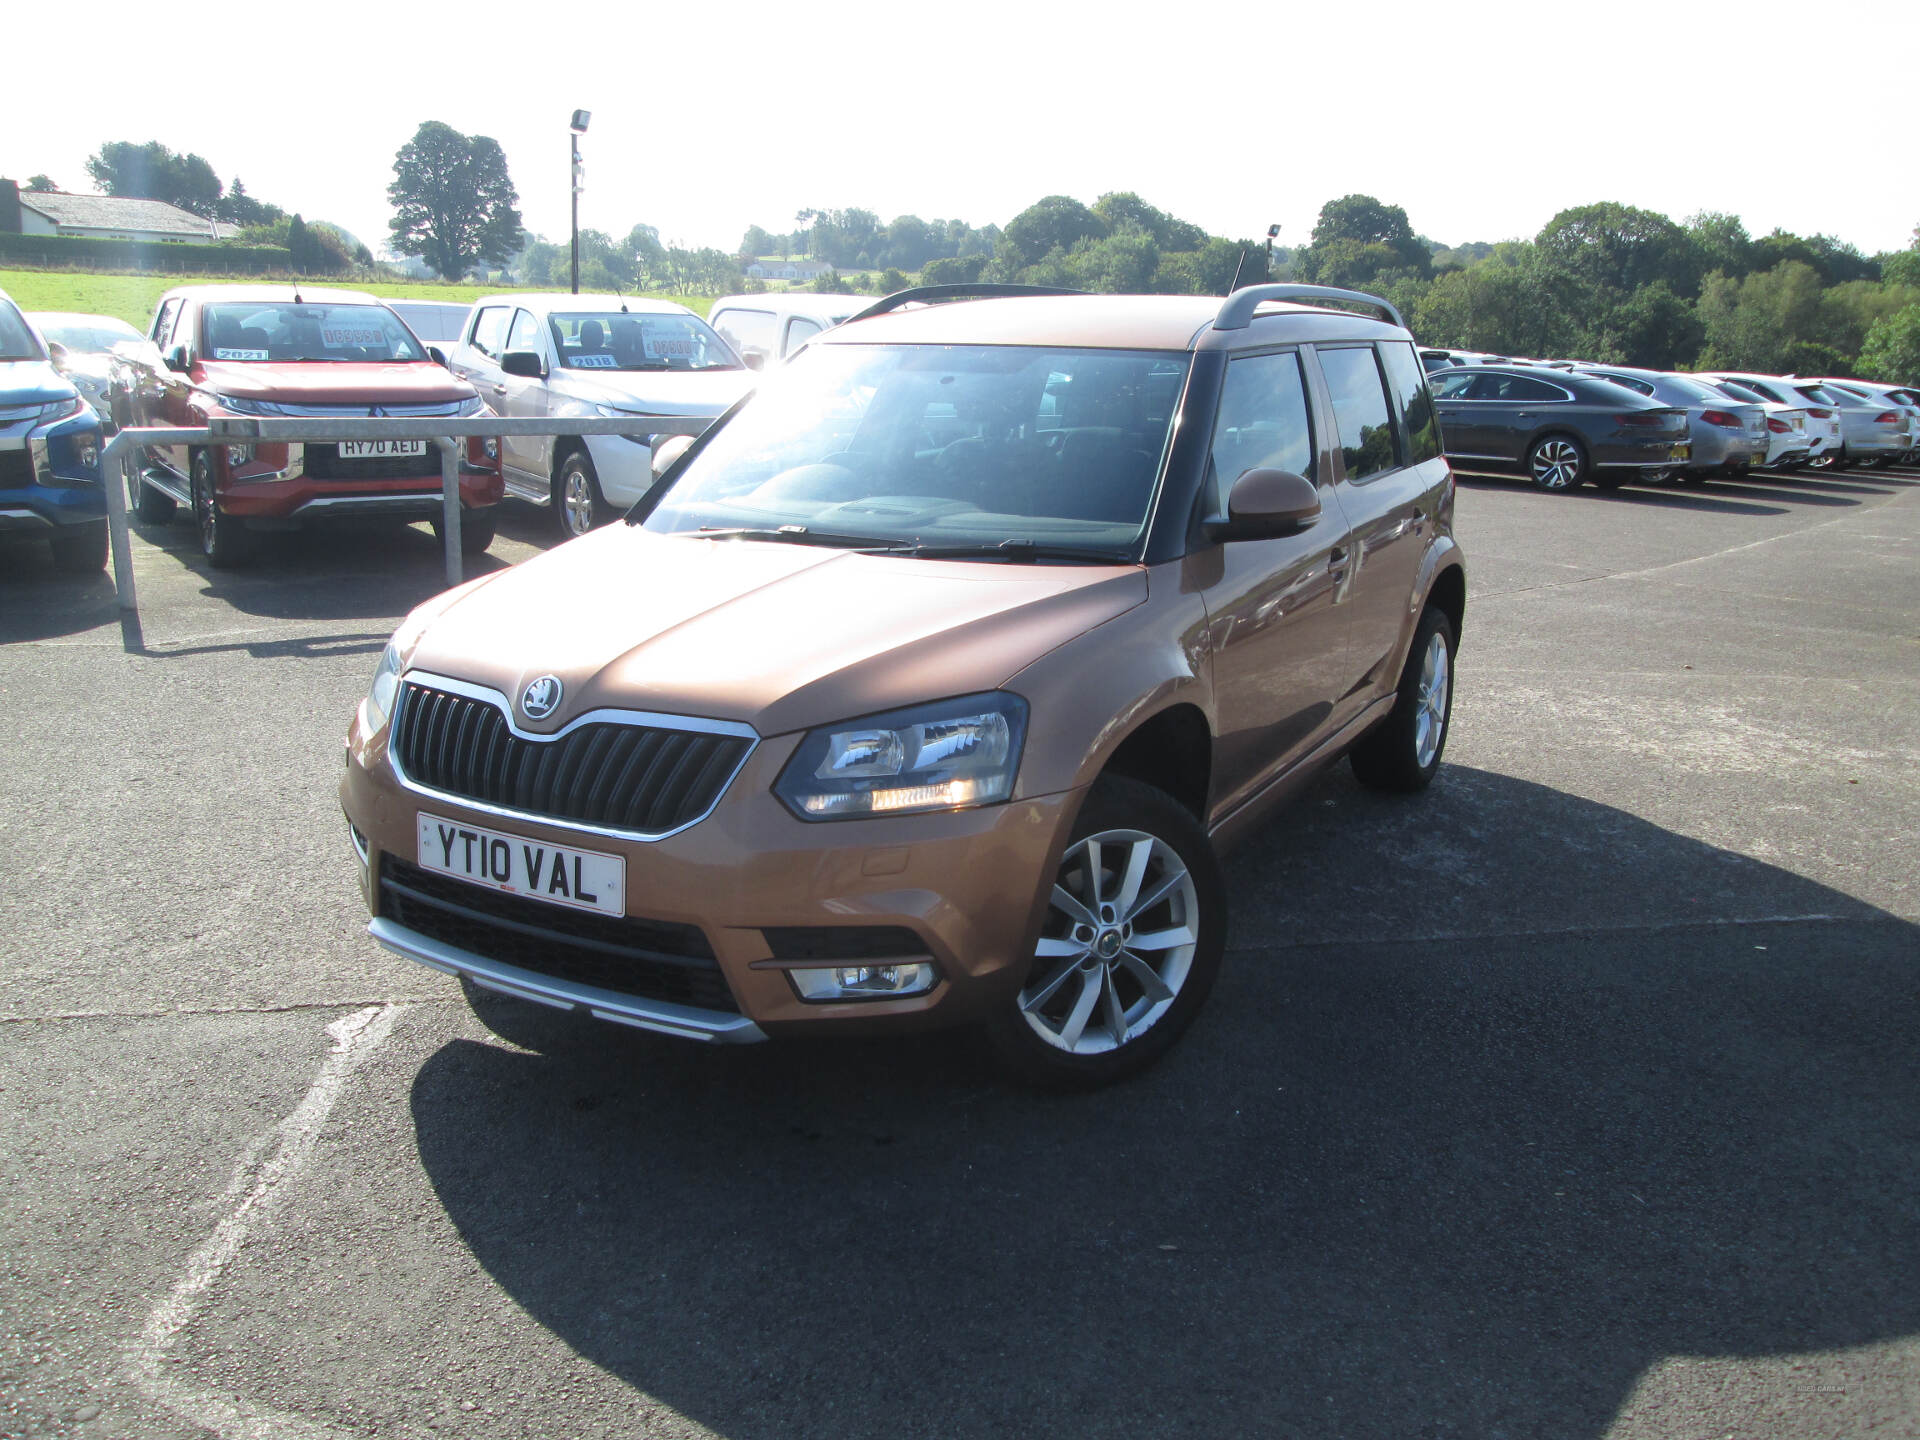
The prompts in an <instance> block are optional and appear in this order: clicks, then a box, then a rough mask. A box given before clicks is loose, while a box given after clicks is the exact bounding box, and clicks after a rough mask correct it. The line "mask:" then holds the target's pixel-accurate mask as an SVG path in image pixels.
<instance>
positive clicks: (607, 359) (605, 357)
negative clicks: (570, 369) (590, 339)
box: [567, 350, 620, 370]
mask: <svg viewBox="0 0 1920 1440" xmlns="http://www.w3.org/2000/svg"><path fill="white" fill-rule="evenodd" d="M567 364H569V365H571V366H574V367H575V368H576V369H581V370H615V369H618V368H619V365H620V362H619V361H618V360H616V359H614V357H613V356H611V355H609V354H607V352H606V351H604V350H589V351H588V352H586V353H585V354H583V355H569V356H568V357H567Z"/></svg>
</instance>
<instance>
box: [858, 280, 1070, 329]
mask: <svg viewBox="0 0 1920 1440" xmlns="http://www.w3.org/2000/svg"><path fill="white" fill-rule="evenodd" d="M1086 293H1087V292H1086V291H1085V290H1067V289H1063V288H1061V287H1060V286H1058V285H986V284H979V283H975V284H971V285H915V286H914V287H912V288H911V289H908V290H896V291H894V292H893V294H891V295H887V296H883V297H882V298H881V299H878V300H876V301H874V302H873V304H871V305H869V306H868V307H867V308H866V309H864V310H861V311H858V312H856V313H855V314H852V315H849V316H848V317H847V318H846V319H845V320H842V321H841V322H840V323H841V324H842V325H851V324H853V323H854V322H855V321H857V320H871V319H872V318H873V317H874V316H876V315H885V314H887V313H888V312H889V311H893V310H898V309H900V307H901V306H903V305H930V304H932V303H933V302H934V301H936V300H986V299H990V298H992V297H993V296H995V295H999V296H1009V295H1085V294H1086Z"/></svg>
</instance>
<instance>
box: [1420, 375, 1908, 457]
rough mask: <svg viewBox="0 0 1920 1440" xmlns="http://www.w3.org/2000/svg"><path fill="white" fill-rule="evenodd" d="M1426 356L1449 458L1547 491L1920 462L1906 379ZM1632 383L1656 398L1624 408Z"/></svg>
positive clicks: (1643, 393) (1635, 391) (1635, 389)
mask: <svg viewBox="0 0 1920 1440" xmlns="http://www.w3.org/2000/svg"><path fill="white" fill-rule="evenodd" d="M1420 360H1421V364H1422V366H1423V367H1424V368H1425V370H1426V371H1427V376H1428V381H1429V383H1430V384H1431V385H1432V386H1433V391H1434V398H1435V400H1436V401H1437V402H1439V405H1440V414H1441V421H1442V425H1443V428H1444V432H1445V435H1446V441H1447V455H1448V458H1450V459H1452V460H1454V461H1456V462H1458V463H1460V464H1463V465H1467V466H1486V467H1491V468H1495V469H1501V470H1517V471H1519V472H1520V473H1523V474H1525V475H1527V476H1528V477H1529V478H1530V479H1532V480H1533V482H1534V483H1535V484H1536V485H1539V486H1540V487H1541V488H1543V489H1548V490H1567V489H1572V488H1574V487H1575V486H1578V485H1580V484H1583V483H1585V482H1586V481H1589V480H1591V481H1592V482H1593V483H1594V484H1596V485H1599V486H1602V487H1608V488H1610V487H1612V486H1616V485H1620V484H1624V483H1626V482H1627V481H1628V480H1630V479H1634V478H1640V479H1645V480H1665V479H1670V478H1677V479H1679V480H1681V481H1683V482H1685V483H1689V484H1703V483H1705V482H1706V481H1708V480H1710V479H1713V478H1714V477H1716V476H1736V475H1741V474H1745V473H1746V472H1747V471H1749V470H1797V469H1800V468H1802V467H1810V468H1813V469H1825V468H1828V467H1841V468H1844V467H1846V466H1848V465H1854V464H1870V465H1876V466H1884V465H1891V464H1893V463H1894V462H1896V461H1899V460H1907V461H1914V460H1916V459H1920V403H1916V402H1920V391H1914V390H1909V389H1903V388H1902V387H1899V386H1892V385H1881V384H1875V383H1872V382H1869V381H1865V380H1832V379H1808V378H1806V377H1798V376H1786V377H1777V376H1767V375H1749V374H1740V373H1736V372H1720V371H1716V372H1701V373H1684V372H1674V371H1658V370H1643V369H1637V368H1634V367H1631V366H1622V365H1599V364H1593V363H1591V362H1587V361H1580V360H1537V359H1531V358H1527V357H1512V356H1508V357H1502V356H1493V355H1486V354H1482V353H1480V352H1477V351H1464V350H1438V349H1427V350H1423V351H1421V352H1420ZM1582 381H1598V382H1601V387H1602V388H1600V389H1594V388H1592V387H1591V386H1583V385H1582V384H1581V383H1579V382H1582ZM1622 391H1626V392H1629V393H1631V394H1634V395H1637V396H1639V397H1640V398H1641V401H1642V402H1643V403H1642V404H1641V405H1640V406H1638V407H1634V408H1631V409H1627V408H1623V407H1622V405H1621V393H1620V392H1622ZM1661 410H1665V411H1670V412H1673V414H1674V415H1678V416H1682V417H1684V419H1685V426H1684V433H1681V434H1679V435H1677V436H1676V435H1674V434H1672V433H1669V432H1670V431H1672V430H1673V428H1674V421H1673V416H1672V415H1669V416H1668V417H1667V418H1666V419H1662V418H1660V417H1659V416H1658V415H1657V414H1656V413H1655V412H1657V411H1661ZM1663 427H1664V428H1663ZM1662 441H1664V442H1665V443H1666V450H1665V453H1662V452H1661V443H1660V442H1662Z"/></svg>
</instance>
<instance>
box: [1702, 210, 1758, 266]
mask: <svg viewBox="0 0 1920 1440" xmlns="http://www.w3.org/2000/svg"><path fill="white" fill-rule="evenodd" d="M1687 238H1688V239H1689V240H1690V241H1692V242H1693V248H1694V253H1695V255H1696V256H1697V257H1698V264H1699V269H1700V273H1701V274H1702V275H1711V274H1712V273H1713V272H1714V271H1716V270H1718V271H1719V272H1720V273H1721V274H1722V275H1731V276H1733V277H1734V279H1736V280H1737V279H1739V278H1740V277H1741V276H1742V275H1745V274H1747V273H1748V272H1749V271H1750V270H1752V269H1753V237H1752V236H1750V235H1748V234H1747V227H1746V223H1745V222H1744V221H1742V220H1741V218H1740V217H1739V216H1738V215H1724V214H1721V213H1719V212H1716V211H1712V210H1702V211H1701V212H1700V213H1699V214H1697V215H1689V216H1688V217H1687Z"/></svg>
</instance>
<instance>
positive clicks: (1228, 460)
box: [1187, 349, 1351, 813]
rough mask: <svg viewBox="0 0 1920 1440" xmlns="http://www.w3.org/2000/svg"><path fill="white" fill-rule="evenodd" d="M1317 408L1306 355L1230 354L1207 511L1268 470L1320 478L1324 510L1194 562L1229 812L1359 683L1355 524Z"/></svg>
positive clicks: (1217, 786)
mask: <svg viewBox="0 0 1920 1440" xmlns="http://www.w3.org/2000/svg"><path fill="white" fill-rule="evenodd" d="M1311 412H1312V405H1311V402H1310V400H1309V398H1308V391H1307V386H1306V378H1305V372H1304V370H1303V368H1302V361H1301V357H1300V355H1299V353H1298V352H1297V351H1295V350H1291V349H1288V350H1279V351H1271V352H1267V353H1262V354H1253V355H1240V356H1236V357H1234V358H1233V359H1232V360H1230V361H1229V362H1228V364H1227V373H1226V377H1225V380H1224V381H1223V383H1222V386H1221V394H1220V405H1219V409H1218V412H1217V414H1216V416H1215V419H1214V428H1213V443H1212V448H1211V453H1210V456H1209V460H1208V474H1207V481H1206V495H1205V499H1204V500H1203V501H1202V503H1203V505H1204V506H1205V507H1206V509H1207V513H1209V514H1211V515H1222V514H1224V513H1225V511H1226V497H1227V492H1228V491H1229V490H1230V489H1231V488H1232V486H1233V482H1234V481H1235V480H1237V479H1239V478H1240V476H1241V475H1242V474H1244V473H1245V472H1246V471H1248V470H1253V469H1260V468H1268V469H1278V470H1291V471H1293V472H1294V473H1295V474H1298V475H1305V476H1307V477H1308V478H1309V479H1312V480H1314V481H1315V483H1316V484H1317V485H1318V487H1319V490H1320V503H1321V513H1320V518H1319V520H1318V521H1317V522H1316V523H1315V524H1313V525H1311V526H1309V527H1308V528H1307V529H1306V530H1304V531H1302V532H1301V533H1300V534H1298V535H1289V536H1285V537H1282V538H1278V539H1271V540H1235V541H1230V542H1228V543H1226V544H1216V545H1208V546H1205V547H1203V548H1201V549H1199V550H1197V551H1196V552H1195V553H1194V554H1193V555H1192V556H1191V557H1190V558H1189V560H1188V562H1187V564H1188V571H1187V574H1188V583H1190V584H1192V585H1194V586H1195V588H1197V589H1198V590H1199V591H1200V592H1201V595H1202V596H1203V598H1204V599H1205V602H1206V606H1207V618H1208V627H1207V633H1208V642H1209V643H1208V651H1209V655H1210V664H1211V669H1212V675H1213V694H1214V712H1215V713H1214V726H1215V734H1216V736H1217V740H1216V743H1215V750H1214V799H1215V802H1216V804H1217V805H1218V806H1219V807H1220V813H1224V812H1225V811H1228V810H1231V809H1233V808H1235V807H1236V806H1238V805H1239V804H1241V803H1242V802H1243V801H1245V800H1247V799H1249V798H1251V797H1252V795H1253V794H1255V793H1256V792H1257V791H1258V790H1259V789H1260V787H1261V786H1262V785H1263V784H1265V783H1266V781H1268V780H1269V779H1271V778H1272V777H1273V776H1275V775H1277V774H1278V773H1279V772H1280V770H1282V769H1283V768H1284V767H1285V766H1287V765H1288V764H1290V763H1291V762H1293V761H1295V760H1297V759H1299V758H1300V757H1301V756H1303V755H1305V754H1306V753H1308V752H1309V751H1310V750H1312V749H1313V747H1314V746H1315V745H1316V744H1318V743H1319V742H1320V740H1322V739H1323V738H1324V737H1325V736H1326V735H1328V734H1329V733H1330V732H1331V730H1332V728H1333V725H1334V714H1335V707H1336V705H1337V704H1338V702H1339V701H1340V699H1341V697H1342V695H1343V694H1344V693H1345V692H1346V690H1347V689H1348V687H1349V684H1350V679H1351V677H1350V666H1349V664H1348V656H1347V628H1348V621H1347V614H1348V611H1347V606H1346V605H1344V604H1342V603H1340V602H1341V599H1342V583H1341V582H1342V580H1343V579H1344V576H1345V573H1346V571H1345V567H1346V555H1347V525H1346V519H1345V517H1344V516H1343V515H1342V514H1341V510H1340V501H1339V497H1338V496H1337V495H1336V494H1335V493H1334V485H1333V478H1334V477H1333V473H1332V469H1331V462H1330V460H1328V459H1327V458H1326V456H1325V453H1324V452H1325V448H1326V447H1325V446H1324V445H1321V444H1320V443H1319V442H1318V441H1317V440H1316V437H1315V426H1314V423H1313V420H1312V413H1311Z"/></svg>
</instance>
